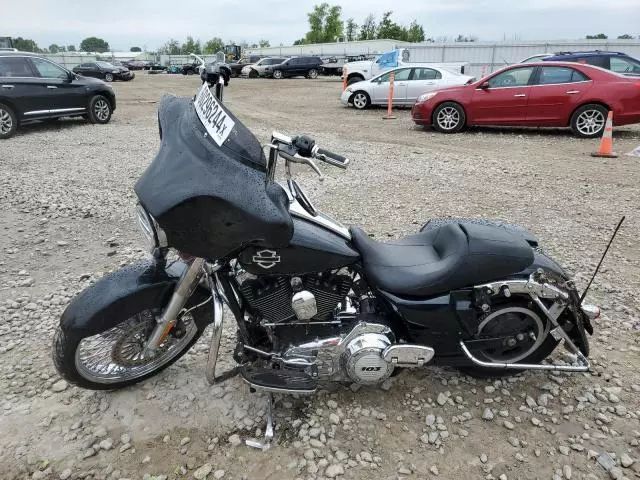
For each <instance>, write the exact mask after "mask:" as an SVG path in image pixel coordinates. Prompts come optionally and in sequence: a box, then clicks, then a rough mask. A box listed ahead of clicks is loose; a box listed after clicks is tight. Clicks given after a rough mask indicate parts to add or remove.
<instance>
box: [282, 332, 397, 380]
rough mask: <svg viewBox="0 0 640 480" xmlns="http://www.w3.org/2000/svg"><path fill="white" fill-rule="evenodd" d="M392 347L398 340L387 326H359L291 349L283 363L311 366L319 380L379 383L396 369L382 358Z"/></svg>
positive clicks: (287, 351)
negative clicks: (387, 349)
mask: <svg viewBox="0 0 640 480" xmlns="http://www.w3.org/2000/svg"><path fill="white" fill-rule="evenodd" d="M393 343H395V336H394V335H393V332H392V331H391V329H390V328H389V327H387V326H386V325H382V324H379V323H368V322H358V323H356V324H355V326H354V327H353V328H352V329H351V330H350V331H349V332H348V333H346V334H343V335H340V336H335V337H327V338H320V339H318V340H315V341H313V342H308V343H304V344H301V345H295V346H292V347H289V348H288V349H287V350H286V351H285V352H284V353H283V354H282V360H283V361H285V362H286V363H288V364H290V365H295V364H298V365H302V364H305V363H306V364H309V365H311V364H312V365H313V366H314V369H313V371H312V372H311V373H312V374H313V375H314V377H315V378H317V379H318V380H324V381H344V380H351V381H353V382H356V383H364V384H370V383H377V382H380V381H382V380H384V379H385V378H387V377H388V376H389V375H391V373H392V372H393V368H394V367H393V365H392V364H391V363H389V362H387V361H385V360H384V358H383V352H384V351H385V349H386V348H387V347H389V346H390V345H392V344H393Z"/></svg>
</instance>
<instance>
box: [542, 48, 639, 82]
mask: <svg viewBox="0 0 640 480" xmlns="http://www.w3.org/2000/svg"><path fill="white" fill-rule="evenodd" d="M543 60H544V61H545V62H578V63H588V64H589V65H595V66H596V67H601V68H606V69H607V70H611V71H612V72H616V73H622V74H623V75H632V76H640V61H638V60H636V59H635V58H633V57H630V56H629V55H627V54H626V53H622V52H607V51H602V50H593V51H590V52H557V53H555V54H554V55H550V56H548V57H545V58H543Z"/></svg>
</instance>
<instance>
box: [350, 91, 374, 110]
mask: <svg viewBox="0 0 640 480" xmlns="http://www.w3.org/2000/svg"><path fill="white" fill-rule="evenodd" d="M351 103H353V106H354V107H356V108H357V109H358V110H364V109H365V108H367V107H368V106H369V105H371V97H369V95H368V94H367V92H356V93H354V94H353V97H351Z"/></svg>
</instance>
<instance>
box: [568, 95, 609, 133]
mask: <svg viewBox="0 0 640 480" xmlns="http://www.w3.org/2000/svg"><path fill="white" fill-rule="evenodd" d="M608 114H609V110H607V109H606V108H605V107H603V106H602V105H598V104H596V103H593V104H588V105H583V106H582V107H580V108H578V109H577V110H576V111H575V112H574V113H573V115H572V116H571V131H572V132H573V134H574V135H576V136H578V137H582V138H595V137H599V136H601V135H602V132H603V131H604V127H605V124H606V122H607V115H608Z"/></svg>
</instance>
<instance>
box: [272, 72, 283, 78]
mask: <svg viewBox="0 0 640 480" xmlns="http://www.w3.org/2000/svg"><path fill="white" fill-rule="evenodd" d="M273 78H275V79H277V80H280V79H281V78H282V70H274V71H273Z"/></svg>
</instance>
